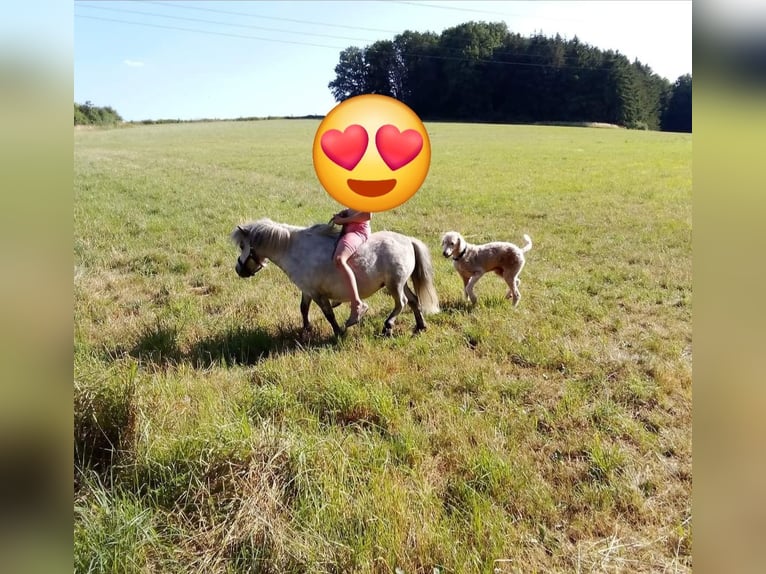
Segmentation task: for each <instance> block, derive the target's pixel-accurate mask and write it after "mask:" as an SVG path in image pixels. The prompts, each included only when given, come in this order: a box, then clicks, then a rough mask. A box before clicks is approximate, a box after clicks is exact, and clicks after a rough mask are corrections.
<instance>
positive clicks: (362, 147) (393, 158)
mask: <svg viewBox="0 0 766 574" xmlns="http://www.w3.org/2000/svg"><path fill="white" fill-rule="evenodd" d="M320 143H321V146H322V151H324V153H325V155H327V157H328V158H330V160H331V161H332V162H333V163H335V164H337V165H339V166H340V167H342V168H343V169H346V170H348V171H351V170H353V169H354V168H355V167H356V166H357V164H358V163H359V162H360V161H361V160H362V157H363V156H364V153H365V151H367V144H368V143H369V136H368V135H367V131H366V130H365V129H364V128H363V127H362V126H360V125H358V124H353V125H350V126H348V127H347V128H346V129H345V130H344V131H342V132H341V131H340V130H335V129H333V130H327V131H326V132H325V133H324V134H322V138H321V142H320ZM375 146H376V147H377V148H378V152H379V153H380V157H381V158H383V161H384V162H385V163H386V165H387V166H388V167H389V169H391V170H392V171H396V170H397V169H399V168H401V167H404V166H405V165H407V164H408V163H410V162H411V161H412V160H413V159H415V158H416V157H417V156H418V154H419V153H420V150H422V149H423V136H421V135H420V133H418V132H417V131H415V130H412V129H409V130H404V131H403V132H400V131H399V130H398V129H397V128H396V127H395V126H392V125H391V124H386V125H384V126H381V127H380V128H379V129H378V131H377V133H376V134H375Z"/></svg>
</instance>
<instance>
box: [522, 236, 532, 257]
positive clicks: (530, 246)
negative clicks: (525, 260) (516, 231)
mask: <svg viewBox="0 0 766 574" xmlns="http://www.w3.org/2000/svg"><path fill="white" fill-rule="evenodd" d="M524 239H525V240H526V242H527V244H526V245H525V246H524V247H522V248H521V252H522V253H526V252H527V251H529V250H530V249H532V238H531V237H530V236H529V235H527V234H526V233H525V234H524Z"/></svg>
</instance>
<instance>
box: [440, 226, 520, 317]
mask: <svg viewBox="0 0 766 574" xmlns="http://www.w3.org/2000/svg"><path fill="white" fill-rule="evenodd" d="M524 239H525V240H526V242H527V244H526V245H525V246H524V247H518V246H516V245H514V244H513V243H507V242H504V241H493V242H492V243H485V244H483V245H472V244H471V243H468V242H467V241H466V240H465V239H463V236H462V235H460V234H459V233H458V232H457V231H448V232H447V233H445V234H444V236H443V237H442V254H443V255H444V257H452V264H453V265H454V267H455V270H456V271H457V272H458V274H459V275H460V277H461V279H463V292H464V293H465V295H466V296H467V297H468V298H469V299H470V300H471V303H473V304H476V295H474V293H473V287H474V285H476V282H477V281H478V280H479V279H480V278H481V276H482V275H484V274H485V273H488V272H489V271H494V272H495V273H497V274H498V275H500V276H501V277H502V278H503V279H505V282H506V283H507V284H508V293H506V295H505V297H506V299H510V298H513V306H514V307H515V306H516V305H518V304H519V299H521V294H520V293H519V282H520V281H519V273H521V270H522V269H523V268H524V261H525V259H524V253H526V252H527V251H529V250H530V249H532V240H531V239H530V237H529V235H526V234H525V235H524Z"/></svg>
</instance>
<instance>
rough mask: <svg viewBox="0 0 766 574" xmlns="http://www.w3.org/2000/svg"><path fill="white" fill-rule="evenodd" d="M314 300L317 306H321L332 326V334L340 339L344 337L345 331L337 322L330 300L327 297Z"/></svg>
mask: <svg viewBox="0 0 766 574" xmlns="http://www.w3.org/2000/svg"><path fill="white" fill-rule="evenodd" d="M314 300H315V301H316V302H317V305H319V308H320V309H321V310H322V313H324V316H325V318H326V319H327V321H328V322H329V323H330V325H331V326H332V332H333V333H334V334H335V336H336V337H338V336H340V335H342V334H343V329H341V328H340V325H338V321H336V320H335V311H333V308H332V303H330V300H329V299H328V298H327V297H317V298H316V299H314Z"/></svg>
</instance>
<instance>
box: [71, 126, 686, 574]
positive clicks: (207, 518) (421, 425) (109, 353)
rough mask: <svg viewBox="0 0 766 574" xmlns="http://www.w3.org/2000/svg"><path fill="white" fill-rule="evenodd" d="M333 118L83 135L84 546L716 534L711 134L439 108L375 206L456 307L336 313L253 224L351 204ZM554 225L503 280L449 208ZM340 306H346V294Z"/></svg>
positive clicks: (274, 557) (409, 546)
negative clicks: (703, 482)
mask: <svg viewBox="0 0 766 574" xmlns="http://www.w3.org/2000/svg"><path fill="white" fill-rule="evenodd" d="M318 123H319V122H318V120H273V121H261V122H221V123H215V122H213V123H203V124H179V125H173V124H168V125H157V126H138V127H132V128H126V129H120V130H88V131H77V132H75V136H74V137H75V212H74V223H75V240H74V250H75V269H74V281H75V302H74V310H75V330H74V361H75V453H74V455H75V469H76V478H77V480H76V485H75V532H74V536H75V570H76V571H77V572H146V571H162V572H190V571H204V572H307V571H311V572H346V571H354V572H396V571H404V572H407V573H409V572H428V573H432V572H434V571H435V570H438V571H439V572H578V571H579V572H583V571H588V572H593V571H603V572H613V571H631V572H658V571H670V572H683V571H690V570H691V566H692V559H691V496H690V493H691V476H692V475H691V364H692V362H691V344H692V336H691V305H692V290H691V227H692V225H691V201H690V199H691V136H689V135H680V134H669V133H657V132H640V131H624V130H603V129H596V128H573V127H552V126H546V127H542V126H537V127H530V126H500V125H467V124H429V125H427V129H428V130H429V135H430V137H431V144H432V148H433V149H432V154H433V155H432V164H431V168H430V173H429V175H428V177H427V179H426V182H425V184H424V185H423V187H422V188H421V189H420V191H418V193H417V194H416V195H415V196H414V197H413V198H412V199H410V200H409V201H408V202H406V203H405V204H404V205H402V206H400V207H398V208H397V209H394V210H391V211H388V212H384V213H380V214H376V215H375V216H374V217H373V227H374V228H375V229H384V228H385V229H393V230H397V231H400V232H403V233H406V234H410V235H414V236H416V237H418V238H420V239H422V240H423V241H424V242H425V243H426V244H427V245H428V246H429V247H430V249H431V252H432V256H433V258H434V264H435V268H436V287H437V290H438V292H439V295H440V299H441V304H442V312H441V313H440V314H438V315H434V316H431V317H429V318H428V321H429V329H428V331H426V332H425V333H422V334H420V335H418V336H413V335H412V334H411V329H412V328H413V327H414V321H413V318H412V315H411V314H408V313H403V314H402V315H401V317H400V319H399V320H398V322H397V326H396V329H395V336H394V337H393V338H391V339H385V338H381V337H380V336H379V335H378V333H379V331H380V329H381V327H382V322H383V319H384V318H385V316H386V315H387V314H388V312H389V311H390V309H391V304H392V303H391V300H390V298H388V297H387V296H385V295H383V294H377V295H375V296H373V297H372V298H371V299H370V300H369V302H370V304H371V310H370V313H369V314H368V316H367V317H366V318H365V321H363V322H362V323H361V324H360V325H358V326H356V327H354V328H352V329H351V330H350V331H349V332H348V334H347V335H346V336H345V337H343V338H341V339H335V338H334V337H333V336H332V332H331V329H330V327H329V325H328V324H327V323H326V322H325V320H324V318H323V317H322V315H321V313H320V312H319V310H318V309H316V308H312V311H311V319H312V322H313V323H314V327H315V329H314V332H313V334H312V335H310V336H308V337H306V336H302V335H301V333H300V330H299V329H300V325H301V322H300V313H299V310H298V303H299V293H298V290H297V288H296V287H295V286H294V285H292V284H291V283H290V282H289V280H288V279H287V278H286V277H285V276H284V275H283V274H282V273H281V272H280V271H279V270H278V269H277V268H276V267H274V266H271V267H269V268H267V269H265V270H263V271H261V272H260V273H258V274H257V275H256V276H255V277H253V278H252V279H249V280H242V279H240V278H238V277H237V276H236V274H235V273H234V270H233V267H234V263H235V257H236V250H235V249H234V247H233V246H232V245H230V244H229V243H228V233H229V232H230V231H231V229H232V228H233V227H234V225H236V224H237V223H240V222H242V221H244V220H248V219H254V218H258V217H270V218H271V219H274V220H276V221H283V222H288V223H293V224H298V225H309V224H312V223H316V222H323V221H326V220H327V219H328V218H329V216H330V214H331V213H333V212H335V211H337V209H338V207H339V206H338V205H337V204H335V203H334V202H333V201H332V199H331V198H330V197H329V195H328V194H326V193H325V192H324V191H323V190H322V189H321V187H320V185H319V183H318V181H317V179H316V176H315V175H314V173H313V168H312V162H311V142H312V141H313V135H314V132H315V130H316V128H317V126H318ZM450 229H455V230H458V231H460V232H461V233H463V234H464V235H466V236H467V237H468V238H469V239H470V241H472V242H474V243H481V242H484V241H489V240H495V239H498V240H508V241H513V242H516V243H519V242H522V235H523V233H529V234H530V235H531V236H532V239H533V241H534V248H533V250H532V251H531V252H530V253H529V254H528V262H527V266H526V267H525V269H524V271H523V273H522V277H521V278H522V283H521V292H522V300H521V303H520V304H519V306H518V307H517V308H515V309H514V308H512V307H511V306H510V304H509V302H508V301H506V300H505V299H504V298H503V295H504V292H505V289H506V287H505V285H504V283H503V282H502V281H500V280H499V279H498V278H496V277H494V276H489V275H488V276H486V277H485V278H483V279H482V280H481V281H480V282H479V283H478V285H477V287H476V292H477V294H478V297H479V302H478V305H476V306H475V307H472V306H470V305H468V304H467V303H466V302H465V301H464V300H463V298H462V293H461V291H462V283H461V281H460V279H459V278H458V276H457V274H456V273H455V272H454V271H453V270H452V268H451V265H450V262H449V261H448V260H444V259H443V258H442V257H441V256H440V255H439V249H438V244H439V239H440V236H441V234H442V233H443V232H445V231H447V230H450ZM337 311H338V314H339V315H340V319H341V320H343V319H345V316H346V313H347V312H348V307H347V306H342V307H340V308H338V309H337Z"/></svg>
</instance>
